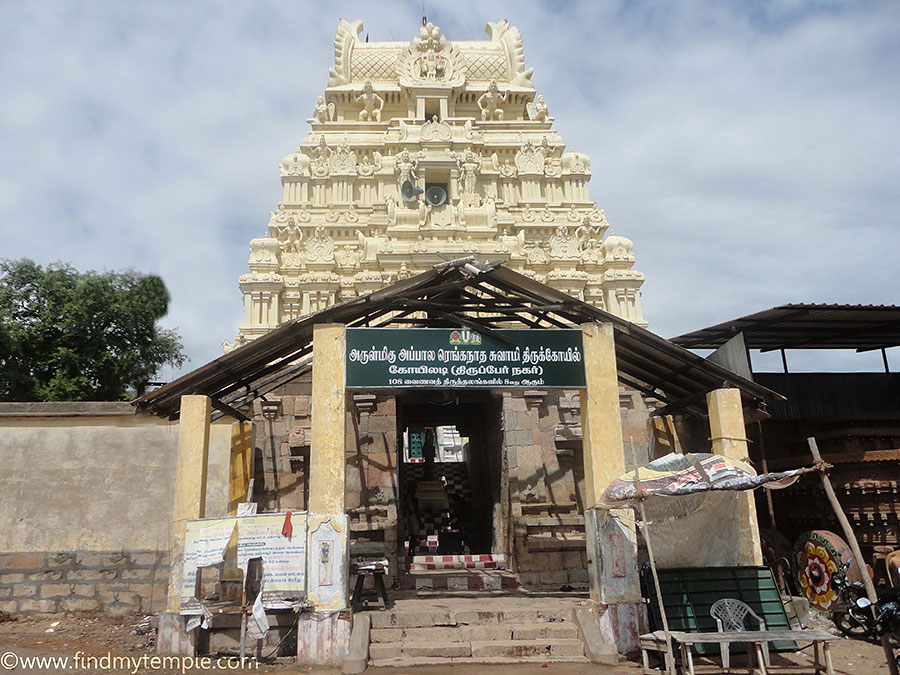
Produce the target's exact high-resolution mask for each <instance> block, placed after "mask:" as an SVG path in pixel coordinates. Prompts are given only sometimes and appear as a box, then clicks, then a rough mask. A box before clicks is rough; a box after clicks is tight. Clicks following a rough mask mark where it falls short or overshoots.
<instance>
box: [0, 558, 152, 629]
mask: <svg viewBox="0 0 900 675" xmlns="http://www.w3.org/2000/svg"><path fill="white" fill-rule="evenodd" d="M168 579H169V566H168V564H167V562H166V555H165V553H160V552H156V551H130V552H121V551H120V552H112V551H106V552H103V551H94V552H89V553H7V554H3V555H0V611H3V612H8V613H10V614H14V615H17V616H27V615H29V614H49V613H56V612H98V611H99V612H103V613H105V614H109V615H112V616H124V615H127V614H135V613H143V614H148V613H150V612H158V611H162V610H164V609H165V605H166V590H167V586H168Z"/></svg>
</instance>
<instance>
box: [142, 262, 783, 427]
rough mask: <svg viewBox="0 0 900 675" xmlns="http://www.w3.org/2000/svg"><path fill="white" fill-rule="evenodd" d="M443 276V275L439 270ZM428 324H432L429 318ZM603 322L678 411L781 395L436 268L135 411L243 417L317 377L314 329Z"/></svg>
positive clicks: (491, 272)
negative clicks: (717, 393)
mask: <svg viewBox="0 0 900 675" xmlns="http://www.w3.org/2000/svg"><path fill="white" fill-rule="evenodd" d="M438 268H440V269H438ZM421 317H424V318H421ZM592 321H597V322H601V323H611V324H613V327H614V329H615V343H616V361H617V364H618V373H619V379H620V381H622V382H623V383H624V384H628V385H630V386H633V387H635V388H637V389H638V390H640V391H643V392H645V393H647V394H649V395H653V396H655V397H657V398H659V399H660V400H662V401H664V402H666V403H667V404H670V405H671V406H672V407H673V408H685V409H688V410H693V411H695V412H701V411H703V410H704V408H705V401H704V399H703V397H704V394H705V393H706V392H709V391H711V390H713V389H717V388H719V387H721V386H723V384H727V385H729V386H734V387H737V388H739V389H740V390H741V392H742V394H743V397H744V401H745V405H746V406H751V407H752V406H759V405H762V404H763V403H764V402H765V401H776V400H780V398H781V396H780V395H779V394H776V393H775V392H773V391H771V390H769V389H767V388H766V387H764V386H762V385H760V384H756V383H755V382H751V381H749V380H746V379H744V378H742V377H740V376H738V375H736V374H734V373H732V372H731V371H729V370H727V369H725V368H722V367H721V366H718V365H716V364H714V363H711V362H709V361H707V360H705V359H703V358H701V357H699V356H697V355H696V354H692V353H691V352H689V351H687V350H685V349H682V348H681V347H678V346H677V345H674V344H672V343H671V342H670V341H668V340H666V339H665V338H662V337H660V336H658V335H655V334H654V333H651V332H650V331H648V330H646V329H644V328H641V327H640V326H636V325H635V324H633V323H631V322H629V321H626V320H625V319H621V318H619V317H617V316H614V315H612V314H609V313H608V312H604V311H603V310H601V309H598V308H596V307H594V306H593V305H589V304H587V303H585V302H582V301H579V300H576V299H575V298H573V297H572V296H570V295H567V294H566V293H563V292H562V291H559V290H556V289H554V288H551V287H550V286H547V285H545V284H542V283H539V282H537V281H535V280H533V279H529V278H528V277H526V276H523V275H521V274H518V273H517V272H513V271H512V270H510V269H507V268H505V267H503V266H502V265H498V264H495V265H484V264H481V263H478V262H476V261H474V260H473V259H471V258H470V259H463V260H460V261H457V262H455V263H443V264H442V265H439V266H437V268H435V269H432V270H429V271H427V272H424V273H423V274H420V275H418V276H415V277H412V278H410V279H405V280H403V281H399V282H397V283H395V284H392V285H390V286H387V287H385V288H383V289H380V290H377V291H375V292H373V293H370V294H368V295H364V296H361V297H358V298H354V299H352V300H348V301H346V302H343V303H340V304H337V305H333V306H331V307H328V308H326V309H324V310H322V311H320V312H317V313H315V314H311V315H308V316H305V317H301V318H298V319H294V320H292V321H289V322H287V323H284V324H282V325H281V326H279V327H277V328H275V329H273V330H271V331H269V332H268V333H266V334H265V335H262V336H260V337H258V338H256V339H255V340H253V341H252V342H249V343H248V344H246V345H243V346H241V347H239V348H238V349H235V350H234V351H232V352H230V353H228V354H225V355H223V356H220V357H219V358H217V359H214V360H213V361H210V362H209V363H207V364H206V365H204V366H201V367H199V368H197V369H196V370H194V371H192V372H190V373H188V374H186V375H183V376H182V377H180V378H178V379H177V380H175V381H174V382H171V383H169V384H167V385H165V386H163V387H160V388H159V389H157V390H155V391H152V392H149V393H147V394H144V395H143V396H141V397H140V398H138V399H136V400H135V401H134V405H135V406H136V407H137V409H139V410H142V411H145V412H150V413H153V414H155V415H160V416H163V417H172V418H174V417H177V415H178V410H179V406H180V399H181V396H183V395H185V394H205V395H208V396H210V397H212V398H213V405H214V406H218V410H219V411H220V413H221V412H229V411H230V410H234V409H238V410H239V409H240V408H241V407H242V406H244V405H246V404H247V403H249V402H250V401H252V400H253V399H254V398H258V397H259V396H262V395H265V394H266V393H267V392H269V391H272V390H274V389H275V388H277V387H279V386H281V385H282V384H284V383H286V382H288V381H290V380H291V379H294V378H296V377H298V376H299V375H301V374H302V373H304V372H307V371H308V370H309V369H310V368H311V356H312V336H313V326H315V325H316V324H325V323H341V324H345V325H348V326H371V327H384V326H388V325H410V324H412V325H428V326H452V327H457V326H465V327H469V328H474V329H475V330H478V331H481V332H484V333H485V334H490V331H491V330H493V329H495V328H513V327H520V328H521V327H539V326H540V327H548V326H549V327H552V326H557V327H561V328H572V327H577V326H579V325H580V324H583V323H588V322H592Z"/></svg>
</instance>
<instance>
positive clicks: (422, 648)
mask: <svg viewBox="0 0 900 675" xmlns="http://www.w3.org/2000/svg"><path fill="white" fill-rule="evenodd" d="M581 656H584V646H583V645H582V643H581V640H577V639H565V638H547V639H543V640H478V641H472V642H442V641H434V642H425V641H422V642H417V641H413V642H410V641H404V642H377V643H373V644H371V645H369V659H370V661H372V662H373V664H374V663H377V662H379V661H383V660H385V659H396V658H400V657H410V658H416V659H435V658H440V659H458V658H465V657H472V658H477V659H483V658H490V659H512V660H519V659H521V658H525V657H544V658H546V657H556V658H559V659H569V658H572V657H581Z"/></svg>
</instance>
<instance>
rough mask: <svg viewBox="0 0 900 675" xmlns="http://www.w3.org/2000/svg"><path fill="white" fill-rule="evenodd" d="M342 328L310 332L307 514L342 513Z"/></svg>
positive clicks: (321, 327)
mask: <svg viewBox="0 0 900 675" xmlns="http://www.w3.org/2000/svg"><path fill="white" fill-rule="evenodd" d="M344 354H345V346H344V326H343V324H322V325H319V326H315V327H314V328H313V380H312V407H311V410H312V440H311V443H310V449H309V465H310V466H309V507H308V511H309V512H310V513H344V483H345V478H344V471H345V469H344V463H345V456H344V452H345V445H346V440H345V439H346V414H347V400H346V397H347V395H346V389H345V372H344V371H345V365H346V364H345V361H344Z"/></svg>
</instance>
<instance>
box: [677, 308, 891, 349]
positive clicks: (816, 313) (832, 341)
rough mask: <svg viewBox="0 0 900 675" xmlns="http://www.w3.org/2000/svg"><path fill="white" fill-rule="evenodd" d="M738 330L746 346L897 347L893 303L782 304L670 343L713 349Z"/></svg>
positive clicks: (758, 347) (793, 347) (774, 347)
mask: <svg viewBox="0 0 900 675" xmlns="http://www.w3.org/2000/svg"><path fill="white" fill-rule="evenodd" d="M738 333H743V334H744V341H745V343H746V345H747V348H748V349H761V350H762V351H772V350H776V349H856V350H859V351H867V350H872V349H882V348H887V347H895V346H897V345H900V307H898V306H896V305H836V304H801V303H797V304H787V305H780V306H778V307H773V308H771V309H766V310H763V311H761V312H756V313H755V314H748V315H747V316H742V317H739V318H737V319H731V320H730V321H725V322H723V323H720V324H716V325H714V326H709V327H707V328H701V329H700V330H696V331H692V332H690V333H685V334H684V335H679V336H678V337H675V338H672V342H674V343H675V344H677V345H680V346H682V347H685V348H688V349H717V348H718V347H720V346H721V345H723V344H724V343H725V342H727V341H728V340H729V339H731V338H732V337H734V336H735V335H737V334H738Z"/></svg>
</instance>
